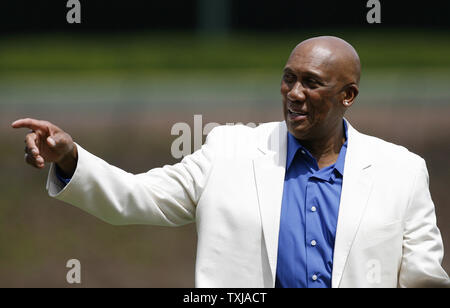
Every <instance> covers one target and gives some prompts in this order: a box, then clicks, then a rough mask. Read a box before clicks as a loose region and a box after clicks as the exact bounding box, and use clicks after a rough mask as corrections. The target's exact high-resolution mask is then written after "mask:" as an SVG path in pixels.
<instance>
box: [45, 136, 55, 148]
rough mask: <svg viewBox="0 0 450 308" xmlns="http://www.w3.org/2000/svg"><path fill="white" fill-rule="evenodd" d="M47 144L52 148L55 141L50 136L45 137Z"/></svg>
mask: <svg viewBox="0 0 450 308" xmlns="http://www.w3.org/2000/svg"><path fill="white" fill-rule="evenodd" d="M47 143H48V145H49V146H50V147H52V148H54V147H55V146H56V141H55V139H53V137H51V136H49V137H47Z"/></svg>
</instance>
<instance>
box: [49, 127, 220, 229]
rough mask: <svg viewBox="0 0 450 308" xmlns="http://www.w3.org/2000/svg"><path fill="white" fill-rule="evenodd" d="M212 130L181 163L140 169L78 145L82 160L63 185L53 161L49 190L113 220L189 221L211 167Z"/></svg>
mask: <svg viewBox="0 0 450 308" xmlns="http://www.w3.org/2000/svg"><path fill="white" fill-rule="evenodd" d="M213 135H214V130H213V131H211V133H210V134H209V135H208V138H207V141H206V143H205V144H204V145H203V146H202V148H201V149H199V150H198V151H196V152H194V153H193V154H191V155H188V156H186V157H185V158H184V159H183V160H182V161H181V162H180V163H177V164H175V165H166V166H164V167H162V168H155V169H152V170H150V171H148V172H146V173H141V174H132V173H128V172H126V171H124V170H121V169H119V168H117V167H115V166H112V165H110V164H108V163H107V162H105V161H104V160H102V159H100V158H99V157H96V156H95V155H93V154H91V153H89V152H88V151H86V150H85V149H83V148H82V147H81V146H80V145H78V144H77V149H78V163H77V167H76V169H75V173H74V174H73V176H72V178H71V180H70V182H69V183H68V184H67V185H66V186H64V184H63V183H62V182H61V181H60V180H59V179H58V178H57V176H56V173H55V165H54V164H52V165H51V167H50V171H49V175H48V179H47V190H48V194H49V195H50V196H51V197H54V198H56V199H59V200H61V201H64V202H67V203H69V204H72V205H74V206H76V207H78V208H80V209H82V210H84V211H86V212H88V213H90V214H92V215H94V216H96V217H98V218H100V219H101V220H103V221H105V222H108V223H110V224H114V225H126V224H151V225H160V226H180V225H184V224H187V223H191V222H193V221H194V220H195V209H196V205H197V202H198V200H199V198H200V196H201V194H202V192H203V190H204V188H205V186H206V184H207V180H208V177H209V173H210V171H211V168H212V164H213V159H214V151H213V150H212V147H213V146H212V143H213V141H211V139H214V138H213V137H212V136H213Z"/></svg>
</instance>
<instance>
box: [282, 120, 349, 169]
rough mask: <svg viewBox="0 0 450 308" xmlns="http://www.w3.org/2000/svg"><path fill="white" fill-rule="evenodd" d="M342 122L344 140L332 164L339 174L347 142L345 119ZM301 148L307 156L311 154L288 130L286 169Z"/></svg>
mask: <svg viewBox="0 0 450 308" xmlns="http://www.w3.org/2000/svg"><path fill="white" fill-rule="evenodd" d="M342 122H343V123H344V124H343V125H344V137H345V142H344V144H343V145H342V148H341V151H340V152H339V156H338V159H337V160H336V163H335V164H334V169H335V170H336V171H338V172H339V173H340V174H341V176H343V175H344V163H345V154H346V152H347V143H348V133H347V131H348V127H347V123H346V121H345V120H343V121H342ZM302 150H303V151H305V153H307V154H308V155H309V156H311V154H309V151H308V150H307V149H306V148H305V147H303V145H302V144H301V142H300V140H298V139H297V138H295V137H294V136H292V135H291V133H290V132H289V131H288V144H287V160H286V170H287V169H288V168H289V167H290V166H291V164H292V161H293V160H294V158H295V155H296V154H297V152H298V151H302ZM311 157H312V156H311Z"/></svg>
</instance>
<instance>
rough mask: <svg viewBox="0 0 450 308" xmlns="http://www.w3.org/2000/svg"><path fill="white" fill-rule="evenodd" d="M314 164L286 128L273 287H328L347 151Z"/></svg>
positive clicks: (345, 128) (311, 157)
mask: <svg viewBox="0 0 450 308" xmlns="http://www.w3.org/2000/svg"><path fill="white" fill-rule="evenodd" d="M343 125H344V132H345V140H346V141H345V143H344V145H343V146H342V148H341V150H340V152H339V156H338V159H337V161H336V163H335V164H333V165H331V166H328V167H324V168H322V169H319V166H318V164H317V161H316V159H315V158H314V157H313V156H312V155H311V154H310V153H309V152H308V150H307V149H306V148H304V147H303V146H302V145H301V143H300V141H299V140H297V139H295V137H293V136H292V135H291V134H290V133H288V145H287V160H286V175H285V179H284V190H283V200H282V205H281V218H280V232H279V238H278V260H277V272H276V281H275V287H277V288H330V287H331V273H332V269H333V250H334V242H335V238H336V226H337V218H338V211H339V203H340V199H341V189H342V180H343V175H344V163H345V154H346V152H347V124H346V123H345V121H344V124H343Z"/></svg>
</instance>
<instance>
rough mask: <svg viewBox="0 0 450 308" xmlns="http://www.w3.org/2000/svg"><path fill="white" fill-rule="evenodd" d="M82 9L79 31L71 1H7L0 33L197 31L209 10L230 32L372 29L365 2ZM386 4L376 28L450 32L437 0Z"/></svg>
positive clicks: (201, 1)
mask: <svg viewBox="0 0 450 308" xmlns="http://www.w3.org/2000/svg"><path fill="white" fill-rule="evenodd" d="M80 3H81V5H82V24H81V25H76V27H74V26H73V25H68V24H67V22H66V20H65V13H66V12H67V10H68V9H67V8H66V1H61V0H60V1H51V0H40V1H24V0H21V1H13V0H6V1H3V2H2V7H1V11H0V25H1V27H0V32H1V33H10V32H13V33H17V32H34V31H62V30H70V31H86V30H89V31H107V32H108V31H127V30H128V31H129V30H143V29H147V30H195V29H197V28H198V27H199V26H200V25H202V24H204V22H205V17H204V16H203V15H204V12H205V8H206V12H208V13H211V12H213V11H214V10H217V11H218V12H217V16H221V17H220V18H223V20H224V21H223V23H224V24H225V26H227V27H228V28H229V29H231V30H256V31H267V30H271V31H274V30H299V29H312V28H317V27H333V26H339V27H356V28H360V29H361V28H367V27H371V25H369V24H367V23H366V20H365V17H366V12H367V11H368V10H369V9H368V8H366V3H367V1H361V0H360V1H329V0H327V1H299V0H297V1H295V0H278V1H257V0H213V1H205V0H171V1H144V0H127V1H118V0H113V1H110V0H89V1H87V0H84V1H83V0H81V1H80ZM381 4H382V24H381V25H377V27H432V28H433V27H434V28H447V29H448V28H449V27H450V18H449V17H448V16H449V14H450V3H449V2H448V1H437V0H432V1H426V2H423V1H422V2H418V4H415V2H413V1H381ZM202 14H203V15H202ZM202 16H203V17H202ZM207 18H208V17H206V19H207ZM220 18H219V19H220ZM206 22H207V21H206ZM219 22H222V21H219Z"/></svg>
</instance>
